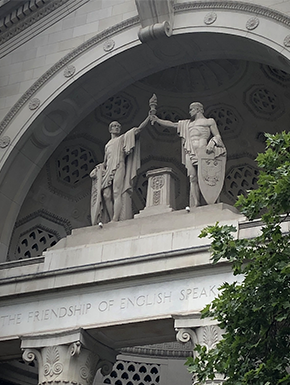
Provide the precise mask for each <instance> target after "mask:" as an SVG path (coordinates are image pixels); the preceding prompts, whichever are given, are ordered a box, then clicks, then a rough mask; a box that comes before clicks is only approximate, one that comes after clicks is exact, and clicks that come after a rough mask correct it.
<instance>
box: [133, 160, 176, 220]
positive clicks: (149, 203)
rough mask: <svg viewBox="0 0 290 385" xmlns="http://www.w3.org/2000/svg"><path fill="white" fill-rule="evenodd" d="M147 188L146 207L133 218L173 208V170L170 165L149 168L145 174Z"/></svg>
mask: <svg viewBox="0 0 290 385" xmlns="http://www.w3.org/2000/svg"><path fill="white" fill-rule="evenodd" d="M146 176H147V178H148V189H147V199H146V207H145V209H144V210H142V211H141V212H140V213H139V214H137V215H135V218H138V217H144V216H149V215H156V214H162V213H167V212H170V211H173V210H174V208H175V181H174V178H173V176H174V172H173V170H172V168H170V167H163V168H158V169H156V170H150V171H148V172H147V174H146Z"/></svg>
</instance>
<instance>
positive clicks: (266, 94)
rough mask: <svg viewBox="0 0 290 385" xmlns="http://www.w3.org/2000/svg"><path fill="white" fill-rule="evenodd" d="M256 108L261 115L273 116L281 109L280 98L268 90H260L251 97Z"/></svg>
mask: <svg viewBox="0 0 290 385" xmlns="http://www.w3.org/2000/svg"><path fill="white" fill-rule="evenodd" d="M251 101H252V103H253V105H254V107H255V108H256V109H257V110H258V111H259V112H261V113H265V114H271V113H273V112H275V111H276V110H277V109H278V108H279V103H278V97H277V95H275V94H274V92H272V91H270V90H268V89H266V88H258V89H257V90H255V91H254V92H253V93H252V95H251Z"/></svg>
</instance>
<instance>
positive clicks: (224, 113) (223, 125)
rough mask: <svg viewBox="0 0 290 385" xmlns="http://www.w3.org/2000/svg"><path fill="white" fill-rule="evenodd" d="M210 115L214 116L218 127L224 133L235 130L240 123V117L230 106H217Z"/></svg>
mask: <svg viewBox="0 0 290 385" xmlns="http://www.w3.org/2000/svg"><path fill="white" fill-rule="evenodd" d="M210 117H212V118H214V120H215V121H216V124H217V127H218V129H219V131H220V133H221V134H222V133H223V132H224V133H227V132H229V131H234V130H235V129H236V127H237V125H238V122H239V120H238V117H237V116H236V115H235V114H234V112H233V111H231V110H230V109H228V108H224V107H221V108H216V109H215V110H213V111H211V112H210Z"/></svg>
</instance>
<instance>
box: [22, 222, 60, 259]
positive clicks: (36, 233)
mask: <svg viewBox="0 0 290 385" xmlns="http://www.w3.org/2000/svg"><path fill="white" fill-rule="evenodd" d="M58 241H59V237H57V236H56V235H55V234H53V233H52V232H50V231H49V230H45V229H42V228H40V227H36V228H35V229H32V230H29V231H28V232H27V233H25V234H24V235H22V236H21V237H20V239H19V242H18V246H17V249H16V256H17V259H24V258H34V257H39V256H40V255H41V254H42V253H43V252H44V251H45V250H46V249H47V248H48V247H52V246H53V245H55V244H56V243H57V242H58Z"/></svg>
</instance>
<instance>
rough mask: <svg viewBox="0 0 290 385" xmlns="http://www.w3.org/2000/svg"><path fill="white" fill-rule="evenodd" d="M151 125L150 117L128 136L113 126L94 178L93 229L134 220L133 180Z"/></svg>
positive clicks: (95, 169)
mask: <svg viewBox="0 0 290 385" xmlns="http://www.w3.org/2000/svg"><path fill="white" fill-rule="evenodd" d="M148 123H149V115H148V116H147V117H146V118H145V119H144V121H143V122H142V123H140V125H139V126H138V127H133V128H132V129H130V130H128V131H127V132H125V133H124V134H121V128H122V127H121V124H120V123H119V122H117V121H113V122H111V123H110V124H109V132H110V134H111V139H110V140H109V141H108V143H107V144H106V146H105V154H104V162H103V163H101V164H98V165H97V166H96V167H95V168H94V169H93V170H92V172H91V174H90V176H91V178H92V195H91V220H92V224H93V225H96V224H99V223H103V222H110V221H114V222H116V221H119V220H125V219H130V218H132V200H131V195H132V189H133V179H134V177H135V176H136V173H137V170H138V169H139V167H140V141H139V134H140V132H141V131H142V130H143V129H144V128H145V127H146V126H147V124H148Z"/></svg>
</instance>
